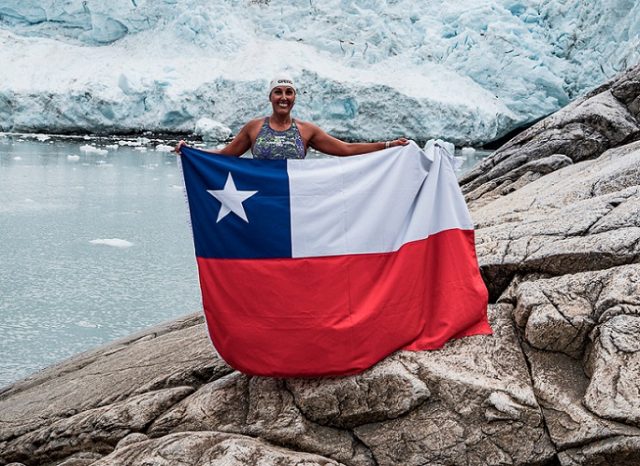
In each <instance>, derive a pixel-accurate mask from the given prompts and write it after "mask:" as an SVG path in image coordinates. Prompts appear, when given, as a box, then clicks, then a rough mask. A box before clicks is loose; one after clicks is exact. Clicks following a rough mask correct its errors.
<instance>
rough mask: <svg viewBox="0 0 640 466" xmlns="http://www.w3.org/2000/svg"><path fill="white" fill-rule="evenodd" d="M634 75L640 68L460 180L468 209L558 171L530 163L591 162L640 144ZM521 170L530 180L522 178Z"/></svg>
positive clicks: (582, 100)
mask: <svg viewBox="0 0 640 466" xmlns="http://www.w3.org/2000/svg"><path fill="white" fill-rule="evenodd" d="M639 75H640V65H638V66H636V67H635V68H631V69H630V70H628V71H627V72H626V73H623V74H622V75H621V76H619V77H618V78H617V79H614V80H612V81H610V82H609V83H607V84H606V85H603V86H601V87H599V88H598V89H596V90H594V91H593V92H591V93H589V94H587V95H586V96H584V97H582V98H580V99H578V100H576V101H574V102H572V103H571V104H569V105H568V106H566V107H565V108H563V109H561V110H560V111H558V112H556V113H555V114H553V115H552V116H550V117H547V118H545V119H544V120H542V121H540V122H538V123H537V124H535V125H534V126H532V127H531V128H529V129H527V130H525V131H524V132H522V133H521V134H520V135H518V136H517V137H515V138H514V139H512V140H511V141H509V142H508V143H507V144H505V145H504V146H502V147H501V148H500V149H498V150H497V151H496V152H495V153H494V154H492V156H491V157H488V158H487V159H485V160H484V161H483V162H481V163H480V164H478V166H477V167H476V168H474V169H473V170H471V171H470V172H468V173H467V174H465V175H464V176H463V177H462V178H461V179H460V184H461V187H462V191H463V192H464V193H465V195H466V198H467V200H468V201H469V202H470V204H471V205H484V204H486V203H487V202H490V201H491V200H494V199H496V198H499V197H500V196H504V195H506V194H509V193H510V192H512V191H513V190H514V188H516V187H522V186H524V185H526V184H528V183H530V182H532V181H534V180H535V179H537V178H539V176H537V174H544V173H547V172H548V170H550V169H558V168H560V167H561V166H563V164H562V163H561V164H558V165H557V166H556V167H555V168H554V166H553V164H551V163H548V162H547V163H542V164H540V165H536V164H535V163H533V162H535V161H540V160H545V159H547V158H548V157H550V156H553V155H556V156H557V155H564V156H565V157H568V158H569V159H570V160H571V161H572V162H574V163H575V162H579V161H582V160H590V159H594V158H596V157H598V156H600V155H601V154H602V153H603V152H604V151H606V150H607V149H611V148H615V147H619V146H622V145H625V144H628V143H629V142H632V141H635V140H638V139H640V85H639V84H638V81H639V78H638V76H639ZM564 163H566V162H564ZM525 165H527V168H526V169H525ZM523 170H527V172H528V173H529V174H528V175H523ZM514 184H515V185H516V186H513V185H514Z"/></svg>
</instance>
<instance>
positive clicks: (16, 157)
mask: <svg viewBox="0 0 640 466" xmlns="http://www.w3.org/2000/svg"><path fill="white" fill-rule="evenodd" d="M13 160H22V157H20V156H19V155H16V156H15V157H14V158H13Z"/></svg>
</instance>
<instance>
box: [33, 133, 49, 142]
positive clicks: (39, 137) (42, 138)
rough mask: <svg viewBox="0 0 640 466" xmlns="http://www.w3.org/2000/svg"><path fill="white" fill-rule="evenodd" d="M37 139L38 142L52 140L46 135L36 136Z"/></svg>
mask: <svg viewBox="0 0 640 466" xmlns="http://www.w3.org/2000/svg"><path fill="white" fill-rule="evenodd" d="M36 139H37V140H38V141H42V142H44V141H46V140H48V139H51V136H47V135H46V134H36Z"/></svg>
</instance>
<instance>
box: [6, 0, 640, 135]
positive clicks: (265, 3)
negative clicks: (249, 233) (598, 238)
mask: <svg viewBox="0 0 640 466" xmlns="http://www.w3.org/2000/svg"><path fill="white" fill-rule="evenodd" d="M588 3H589V2H584V1H582V0H553V1H548V2H541V1H533V0H522V1H517V0H463V1H460V2H414V1H412V0H395V1H392V0H389V1H382V0H351V1H347V0H325V1H322V2H321V1H319V0H308V1H305V2H301V1H293V0H215V1H210V2H204V1H202V0H184V1H180V2H178V1H176V0H157V1H154V2H151V1H145V0H113V1H110V2H97V1H92V0H84V1H82V0H65V1H63V0H46V1H37V2H36V1H33V0H2V1H1V2H0V65H1V66H0V130H2V131H47V132H72V131H77V132H92V133H122V132H140V131H155V132H183V131H184V132H189V131H193V130H194V128H195V123H196V121H197V120H198V119H199V118H202V117H208V118H213V119H215V120H217V121H221V122H223V123H225V124H226V125H227V126H229V127H230V128H231V129H232V130H233V131H237V130H238V129H239V127H240V125H241V124H242V123H244V122H245V121H246V120H247V119H249V118H251V117H255V116H258V115H260V114H265V113H267V112H268V111H269V106H268V102H267V98H266V90H265V87H266V83H267V80H268V79H269V78H270V77H271V76H272V75H273V74H274V73H276V72H278V71H281V70H288V71H289V72H290V74H292V75H293V76H294V77H295V79H297V80H298V82H299V86H300V94H299V98H298V102H297V107H296V109H295V114H296V116H297V117H299V118H302V119H309V120H313V121H314V122H316V123H317V124H319V125H320V126H322V127H323V128H325V129H326V130H328V131H330V132H332V133H333V134H335V135H337V136H342V137H351V138H366V139H375V138H386V137H392V136H399V135H406V136H408V137H412V138H417V139H428V138H432V137H440V138H445V139H448V140H452V141H455V142H464V143H471V144H481V143H484V142H487V141H491V140H493V139H496V138H498V137H500V136H502V135H504V134H505V133H507V132H509V131H510V130H512V129H513V128H515V127H517V126H520V125H523V124H525V123H528V122H531V121H534V120H536V119H538V118H540V117H542V116H544V115H547V114H549V113H551V112H553V111H555V110H557V109H558V108H560V107H562V106H564V105H565V104H567V103H568V102H569V101H570V100H571V99H572V98H574V97H576V96H577V95H579V94H580V93H582V92H583V91H585V90H587V89H590V88H592V87H594V86H595V85H596V84H598V83H601V82H602V81H604V80H606V79H608V78H609V77H611V76H613V75H614V74H616V73H617V72H618V71H620V70H622V69H624V68H626V67H627V66H629V65H632V64H634V63H636V62H638V61H639V60H640V52H639V51H638V50H639V49H640V47H639V45H640V38H639V34H640V3H637V2H634V1H631V0H611V1H607V2H598V3H597V4H596V5H588Z"/></svg>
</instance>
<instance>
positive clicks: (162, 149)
mask: <svg viewBox="0 0 640 466" xmlns="http://www.w3.org/2000/svg"><path fill="white" fill-rule="evenodd" d="M156 151H157V152H173V147H172V146H166V145H164V144H158V145H157V146H156Z"/></svg>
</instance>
